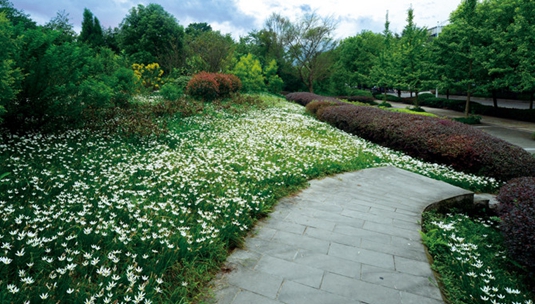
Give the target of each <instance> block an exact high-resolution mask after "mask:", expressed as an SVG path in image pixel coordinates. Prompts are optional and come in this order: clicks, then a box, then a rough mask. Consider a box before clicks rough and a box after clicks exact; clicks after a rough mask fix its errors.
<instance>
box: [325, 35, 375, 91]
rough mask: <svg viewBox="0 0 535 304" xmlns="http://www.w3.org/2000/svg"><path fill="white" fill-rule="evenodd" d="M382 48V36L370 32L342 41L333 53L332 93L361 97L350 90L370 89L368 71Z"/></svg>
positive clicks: (371, 83) (370, 83)
mask: <svg viewBox="0 0 535 304" xmlns="http://www.w3.org/2000/svg"><path fill="white" fill-rule="evenodd" d="M383 47H384V44H383V36H382V35H381V34H376V33H373V32H371V31H362V32H361V33H360V34H357V35H356V36H353V37H349V38H346V39H344V40H342V41H341V42H340V44H339V45H338V47H337V48H336V50H335V52H334V56H335V59H334V66H333V70H334V71H333V74H332V76H331V83H332V93H333V94H335V95H363V94H362V93H361V92H355V91H354V90H353V89H352V88H354V87H364V88H369V87H372V86H373V81H372V79H371V74H370V71H371V70H372V68H373V66H374V64H375V62H376V60H377V57H378V56H379V53H380V52H381V51H382V50H383ZM368 93H369V92H368Z"/></svg>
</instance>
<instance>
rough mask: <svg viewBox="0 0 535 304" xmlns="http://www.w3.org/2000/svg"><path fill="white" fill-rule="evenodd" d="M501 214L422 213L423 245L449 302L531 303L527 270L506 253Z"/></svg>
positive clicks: (460, 303) (458, 303)
mask: <svg viewBox="0 0 535 304" xmlns="http://www.w3.org/2000/svg"><path fill="white" fill-rule="evenodd" d="M499 221H500V219H499V218H492V217H491V218H488V217H486V218H483V217H473V216H467V215H465V214H462V213H458V214H453V213H452V214H437V213H431V212H430V213H425V214H424V224H423V228H424V232H423V233H422V238H423V240H424V244H425V245H426V246H427V248H428V249H429V253H430V254H431V255H432V256H433V259H434V261H433V265H432V267H433V269H434V270H435V271H436V272H438V273H439V276H440V282H441V285H442V289H443V291H444V294H445V295H446V297H447V299H448V302H449V303H452V304H462V303H521V304H532V303H533V294H531V293H530V291H529V289H528V287H527V286H528V284H527V282H528V281H527V280H529V279H532V278H529V275H528V274H527V273H526V272H525V271H524V270H523V269H522V267H520V266H519V265H518V264H516V263H515V262H514V261H513V260H512V259H511V257H509V256H508V254H507V252H506V249H505V248H504V245H503V236H502V234H501V233H500V231H499V229H498V227H497V225H498V224H499Z"/></svg>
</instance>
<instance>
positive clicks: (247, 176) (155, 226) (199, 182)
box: [0, 95, 500, 303]
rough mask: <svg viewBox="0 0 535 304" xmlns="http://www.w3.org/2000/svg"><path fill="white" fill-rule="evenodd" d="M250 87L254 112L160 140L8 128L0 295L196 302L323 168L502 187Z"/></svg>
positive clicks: (1, 151)
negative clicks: (255, 93) (254, 231)
mask: <svg viewBox="0 0 535 304" xmlns="http://www.w3.org/2000/svg"><path fill="white" fill-rule="evenodd" d="M258 98H262V99H263V100H264V101H263V102H264V106H263V107H262V109H256V110H251V111H249V112H247V113H245V114H244V113H241V114H240V113H238V114H231V113H230V112H228V111H226V112H225V111H217V112H213V113H212V114H211V115H197V116H193V117H189V118H184V119H178V118H176V119H174V120H173V121H171V122H170V123H169V126H170V127H169V130H170V132H169V133H167V134H164V135H161V136H159V137H144V138H137V139H135V138H124V137H120V136H117V135H114V134H110V133H105V132H94V131H93V132H90V131H87V130H71V131H66V132H64V133H61V134H53V135H43V134H39V133H36V134H29V135H24V136H17V135H13V134H7V135H5V137H4V139H3V141H2V142H1V144H0V164H1V165H0V175H2V173H4V172H6V173H9V174H8V175H7V176H6V177H4V178H3V179H2V180H1V181H0V217H1V220H0V266H1V267H0V303H189V302H194V301H198V300H199V299H200V297H202V296H203V288H204V287H205V286H206V284H207V282H208V281H209V280H210V278H211V277H212V275H213V273H214V271H216V270H217V269H218V267H219V266H220V265H221V263H222V262H223V261H224V259H225V257H226V255H227V252H228V250H229V249H230V248H232V247H234V246H239V245H240V243H241V241H242V239H243V237H244V236H245V234H246V233H247V231H248V230H249V229H250V228H251V227H252V225H253V224H254V223H255V221H256V219H258V218H260V217H262V216H265V215H266V214H268V213H269V211H270V210H271V208H272V207H273V205H274V204H275V203H276V201H277V199H279V198H280V197H282V196H285V195H288V194H289V193H291V192H293V191H296V190H297V189H299V188H301V187H303V186H305V185H306V181H307V180H309V179H312V178H316V177H320V176H324V175H326V174H333V173H338V172H344V171H349V170H358V169H363V168H368V167H375V166H384V165H394V166H398V167H400V168H404V169H408V170H410V171H413V172H418V173H421V174H424V175H427V176H430V177H433V178H438V179H441V180H445V181H448V182H451V183H454V184H457V185H460V186H463V187H465V188H468V189H472V190H481V191H494V190H496V189H497V188H498V187H499V186H500V185H499V184H498V183H497V182H496V181H494V180H493V179H489V178H481V177H475V176H472V175H468V174H464V173H458V172H456V171H454V170H452V169H450V168H447V167H444V166H440V165H436V164H429V163H424V162H421V161H418V160H415V159H412V158H410V157H408V156H405V155H403V154H401V153H398V152H393V151H391V150H388V149H386V148H383V147H379V146H376V145H374V144H371V143H370V142H367V141H365V140H362V139H360V138H358V137H355V136H352V135H349V134H346V133H344V132H341V131H339V130H337V129H335V128H333V127H331V126H329V125H327V124H324V123H321V122H318V121H317V120H315V119H314V118H312V117H311V116H309V115H307V114H306V113H305V109H304V108H303V107H301V106H299V105H296V104H292V103H287V102H285V101H283V100H282V99H279V98H276V97H272V96H267V95H265V96H261V97H258ZM478 275H479V274H478Z"/></svg>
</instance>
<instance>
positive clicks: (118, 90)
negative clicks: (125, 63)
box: [111, 68, 137, 107]
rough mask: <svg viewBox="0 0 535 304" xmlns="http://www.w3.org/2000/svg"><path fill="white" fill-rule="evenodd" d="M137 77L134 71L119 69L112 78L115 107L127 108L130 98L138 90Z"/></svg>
mask: <svg viewBox="0 0 535 304" xmlns="http://www.w3.org/2000/svg"><path fill="white" fill-rule="evenodd" d="M136 81H137V80H136V77H135V75H134V71H133V70H132V69H127V68H118V69H117V70H116V71H115V72H114V73H113V77H112V81H111V82H112V84H111V87H112V89H113V98H112V101H113V103H114V104H115V106H118V107H125V106H127V105H128V101H129V100H130V97H131V96H132V95H133V94H135V92H136V90H137V84H136Z"/></svg>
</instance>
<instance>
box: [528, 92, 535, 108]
mask: <svg viewBox="0 0 535 304" xmlns="http://www.w3.org/2000/svg"><path fill="white" fill-rule="evenodd" d="M533 99H535V91H531V95H530V96H529V109H530V110H533Z"/></svg>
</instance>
